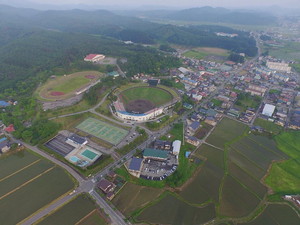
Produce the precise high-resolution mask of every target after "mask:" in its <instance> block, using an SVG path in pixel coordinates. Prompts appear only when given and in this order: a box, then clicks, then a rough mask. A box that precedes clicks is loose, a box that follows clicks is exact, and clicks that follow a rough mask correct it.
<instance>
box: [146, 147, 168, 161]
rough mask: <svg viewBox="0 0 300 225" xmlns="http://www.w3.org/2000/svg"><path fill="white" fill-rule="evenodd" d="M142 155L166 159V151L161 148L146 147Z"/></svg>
mask: <svg viewBox="0 0 300 225" xmlns="http://www.w3.org/2000/svg"><path fill="white" fill-rule="evenodd" d="M143 156H144V157H153V158H160V159H166V158H168V152H167V151H163V150H157V149H152V148H146V149H145V150H144V153H143Z"/></svg>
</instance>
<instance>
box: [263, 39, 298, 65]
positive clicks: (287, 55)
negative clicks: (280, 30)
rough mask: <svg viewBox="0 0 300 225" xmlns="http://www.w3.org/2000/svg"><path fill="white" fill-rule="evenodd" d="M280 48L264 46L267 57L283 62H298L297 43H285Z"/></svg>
mask: <svg viewBox="0 0 300 225" xmlns="http://www.w3.org/2000/svg"><path fill="white" fill-rule="evenodd" d="M282 44H283V45H282V46H278V47H277V46H266V49H268V50H269V55H270V56H273V57H276V58H279V59H283V60H292V61H295V60H299V58H300V54H299V51H300V44H299V43H297V42H289V41H285V42H283V43H282Z"/></svg>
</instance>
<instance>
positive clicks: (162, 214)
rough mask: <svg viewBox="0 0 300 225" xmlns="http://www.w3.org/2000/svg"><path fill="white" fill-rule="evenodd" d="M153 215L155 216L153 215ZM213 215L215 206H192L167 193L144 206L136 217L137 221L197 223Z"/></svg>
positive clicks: (175, 223) (203, 221)
mask: <svg viewBox="0 0 300 225" xmlns="http://www.w3.org/2000/svg"><path fill="white" fill-rule="evenodd" d="M153 215H155V216H153ZM214 217H215V206H214V205H213V204H209V205H206V206H204V207H202V208H200V207H193V206H191V205H188V204H186V203H185V202H183V201H180V200H179V199H177V198H176V197H175V196H173V195H171V194H167V195H166V196H164V197H163V198H162V199H161V200H159V201H158V202H157V203H156V204H154V205H152V206H150V207H148V208H146V209H145V210H144V211H143V212H142V213H141V214H140V215H138V217H137V218H136V219H137V220H138V221H139V222H147V223H152V224H153V223H154V224H172V225H182V224H186V225H198V224H202V223H205V222H208V221H210V220H212V219H213V218H214Z"/></svg>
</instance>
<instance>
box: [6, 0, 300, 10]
mask: <svg viewBox="0 0 300 225" xmlns="http://www.w3.org/2000/svg"><path fill="white" fill-rule="evenodd" d="M7 1H8V2H9V0H7ZM30 1H31V2H35V3H42V4H86V5H124V6H125V5H127V6H128V5H136V6H141V5H164V6H193V7H194V6H206V5H210V6H222V7H228V8H231V7H249V6H253V7H256V6H270V5H279V6H285V7H290V8H293V7H295V6H297V7H299V6H300V1H299V0H184V1H182V0H163V1H162V0H30Z"/></svg>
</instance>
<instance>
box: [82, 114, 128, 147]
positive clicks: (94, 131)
mask: <svg viewBox="0 0 300 225" xmlns="http://www.w3.org/2000/svg"><path fill="white" fill-rule="evenodd" d="M76 128H77V129H79V130H81V131H83V132H85V133H88V134H90V135H93V136H94V137H97V138H100V139H102V140H104V141H107V142H109V143H111V144H114V145H116V144H118V143H119V142H120V141H121V140H122V139H123V138H124V137H125V136H126V135H127V134H128V131H127V130H124V129H122V128H119V127H116V126H113V125H110V124H108V123H105V122H103V121H101V120H97V119H95V118H91V117H90V118H87V119H86V120H84V121H82V122H81V123H80V124H78V125H77V126H76Z"/></svg>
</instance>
